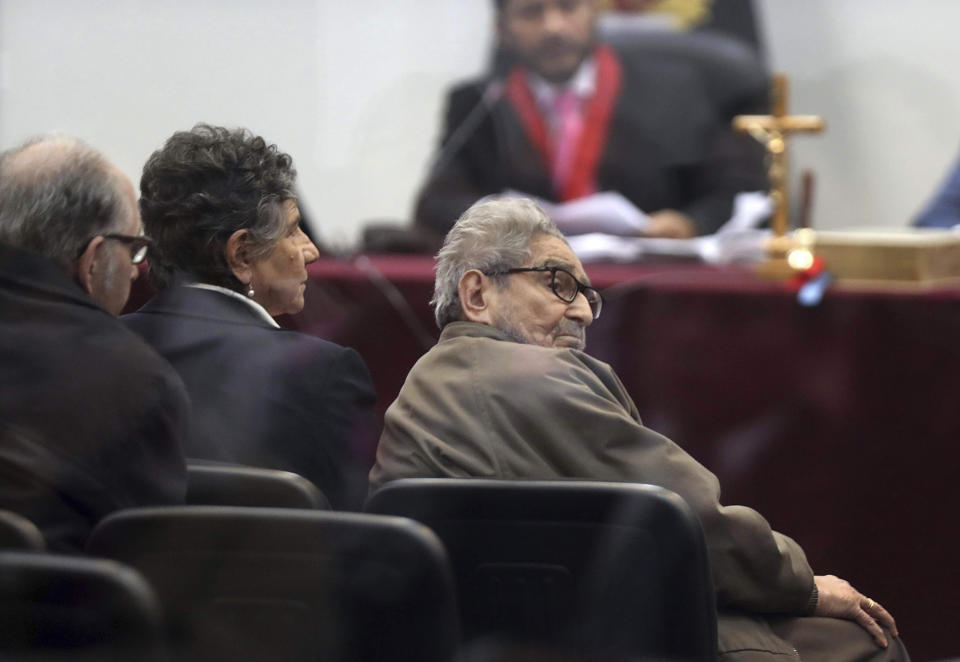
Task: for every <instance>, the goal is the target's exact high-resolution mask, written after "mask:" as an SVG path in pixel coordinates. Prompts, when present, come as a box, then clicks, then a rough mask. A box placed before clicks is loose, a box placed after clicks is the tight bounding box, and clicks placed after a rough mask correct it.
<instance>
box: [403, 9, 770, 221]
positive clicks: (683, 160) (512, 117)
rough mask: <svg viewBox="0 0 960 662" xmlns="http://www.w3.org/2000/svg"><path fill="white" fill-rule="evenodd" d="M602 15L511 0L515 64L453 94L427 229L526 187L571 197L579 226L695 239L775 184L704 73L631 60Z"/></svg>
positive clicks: (504, 23)
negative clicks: (607, 33)
mask: <svg viewBox="0 0 960 662" xmlns="http://www.w3.org/2000/svg"><path fill="white" fill-rule="evenodd" d="M595 22H596V8H595V6H594V3H593V1H592V0H497V28H498V35H499V40H500V45H501V47H502V48H503V49H504V50H505V51H506V52H507V54H508V55H509V56H510V57H511V58H512V60H513V61H514V62H515V65H514V66H512V67H511V68H510V69H509V71H508V73H507V74H506V76H505V77H503V78H502V79H501V78H499V77H496V78H493V79H489V80H485V81H481V82H478V83H470V84H467V85H462V86H460V87H457V88H456V89H454V90H453V92H452V93H451V95H450V98H449V100H448V104H447V114H446V124H445V129H444V138H443V143H442V147H441V149H440V151H439V152H438V156H437V157H436V161H435V163H434V165H433V167H432V170H431V173H430V176H429V178H428V181H427V182H426V184H425V185H424V187H423V189H422V191H421V192H420V195H419V199H418V202H417V208H416V213H415V216H416V223H417V225H418V226H419V227H421V228H425V229H427V230H430V231H432V232H434V233H436V234H440V235H442V234H443V233H445V232H446V231H447V230H449V229H450V227H451V226H452V225H453V222H454V220H455V219H456V218H457V217H458V216H459V215H460V214H461V213H462V212H463V211H464V210H465V209H466V208H467V207H469V206H470V205H471V204H472V203H473V202H475V201H476V200H477V199H479V198H482V197H484V196H486V195H489V194H494V193H501V192H503V191H505V190H514V191H518V192H522V193H524V194H527V195H531V196H535V197H537V198H540V199H542V200H546V201H550V202H556V203H561V204H560V205H558V207H556V208H555V209H554V212H555V213H554V214H553V216H554V220H555V221H556V222H557V224H558V225H559V226H560V228H561V230H563V231H564V232H565V233H567V234H578V233H582V232H590V231H602V232H610V233H615V234H625V235H647V236H657V237H676V238H684V237H691V236H694V235H699V234H709V233H712V232H714V231H716V230H717V229H718V228H719V227H720V226H721V225H722V224H723V223H724V222H726V221H727V220H728V219H729V218H730V216H731V211H732V204H733V198H734V196H735V195H736V193H738V192H740V191H755V190H762V189H765V188H766V183H765V178H764V174H763V169H762V156H761V154H760V153H759V151H758V150H757V148H756V146H755V145H753V144H752V142H751V141H750V140H749V139H748V138H746V137H744V136H739V135H736V134H735V133H734V132H733V131H732V129H731V128H730V126H729V118H727V117H723V116H722V112H720V111H719V110H718V109H717V108H716V104H715V103H714V102H713V101H712V100H711V98H710V95H709V94H708V93H707V90H706V88H705V86H704V84H703V81H702V79H701V77H700V76H699V74H698V73H697V72H695V71H694V70H693V69H692V68H691V67H689V66H685V65H683V64H681V63H680V62H678V61H675V60H671V61H666V60H664V61H653V60H652V59H647V58H638V57H632V58H625V57H621V56H620V55H618V54H617V53H616V52H614V51H613V50H612V49H611V48H610V47H608V46H606V45H604V44H600V43H598V42H597V40H596V37H595ZM572 201H576V204H575V205H571V204H570V203H571V202H572Z"/></svg>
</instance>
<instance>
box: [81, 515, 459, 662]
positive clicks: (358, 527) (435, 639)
mask: <svg viewBox="0 0 960 662" xmlns="http://www.w3.org/2000/svg"><path fill="white" fill-rule="evenodd" d="M88 550H89V551H90V552H92V553H94V554H99V555H102V556H107V557H110V558H115V559H119V560H122V561H123V562H125V563H127V564H129V565H131V566H133V567H135V568H137V569H138V570H139V571H140V572H141V573H142V574H143V575H144V576H145V577H146V578H147V579H148V580H149V581H150V582H151V584H152V585H153V586H154V587H155V589H156V591H157V594H158V595H159V597H160V601H161V603H162V605H163V607H164V613H165V617H166V620H167V625H168V628H167V634H166V640H167V646H168V649H169V650H170V651H171V654H172V655H173V657H174V658H175V659H176V660H178V662H179V661H180V660H198V661H199V660H203V661H204V662H217V661H220V660H224V661H226V660H231V661H234V660H244V661H245V662H247V661H257V660H270V661H275V660H284V661H285V662H294V661H300V660H303V661H306V660H310V661H311V662H316V661H317V660H323V661H325V662H338V661H342V662H367V661H370V662H372V661H373V660H377V661H379V662H393V661H408V660H409V661H413V660H416V661H417V662H443V661H446V660H448V659H449V657H450V656H451V655H452V654H453V652H454V651H455V648H456V646H457V643H458V641H459V636H458V633H457V615H456V614H457V612H456V600H455V597H454V593H453V584H452V577H451V574H450V570H449V566H448V563H447V559H446V554H445V552H444V550H443V546H442V545H441V544H440V542H439V540H438V539H437V538H436V536H435V535H434V534H433V533H432V532H431V531H430V530H429V529H427V528H426V527H424V526H422V525H420V524H418V523H416V522H413V521H411V520H408V519H403V518H396V517H382V516H380V517H378V516H373V515H366V514H363V513H333V512H324V511H315V510H301V509H286V508H244V507H230V506H180V507H165V508H142V509H131V510H126V511H121V512H118V513H114V514H113V515H110V516H109V517H107V518H106V519H104V520H103V521H102V522H101V523H100V524H99V525H98V526H97V527H96V529H94V531H93V534H92V535H91V537H90V540H89V544H88Z"/></svg>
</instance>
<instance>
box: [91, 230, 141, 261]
mask: <svg viewBox="0 0 960 662" xmlns="http://www.w3.org/2000/svg"><path fill="white" fill-rule="evenodd" d="M97 236H100V237H103V238H104V239H113V240H114V241H122V242H123V243H125V244H127V246H128V247H129V248H130V262H132V263H133V264H140V263H141V262H143V261H144V260H145V259H147V253H148V252H150V250H151V249H152V248H154V243H153V241H151V240H150V238H149V237H144V236H143V235H139V236H133V235H129V234H117V233H114V232H111V233H109V234H102V235H97ZM95 238H96V237H90V239H88V240H87V241H86V242H85V243H84V245H83V248H82V249H81V250H80V254H79V255H77V257H78V258H79V257H80V255H83V252H84V251H85V250H87V246H88V245H89V244H90V242H91V241H93V240H94V239H95Z"/></svg>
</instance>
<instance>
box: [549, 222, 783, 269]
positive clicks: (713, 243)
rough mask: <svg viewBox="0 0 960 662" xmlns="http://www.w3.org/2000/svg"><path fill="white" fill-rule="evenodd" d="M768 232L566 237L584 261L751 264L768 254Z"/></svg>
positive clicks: (595, 234)
mask: <svg viewBox="0 0 960 662" xmlns="http://www.w3.org/2000/svg"><path fill="white" fill-rule="evenodd" d="M769 236H770V231H769V230H740V231H737V230H731V231H727V232H725V233H723V234H715V235H708V236H705V237H694V238H693V239H665V238H659V237H616V236H613V235H609V234H603V233H601V232H593V233H590V234H581V235H576V236H574V237H567V241H568V242H569V243H570V248H571V249H573V252H574V253H575V254H576V256H577V257H578V258H580V261H581V262H585V263H589V262H636V261H638V260H641V259H643V258H644V257H653V256H656V257H672V258H688V259H693V260H700V261H703V262H705V263H707V264H730V263H732V262H752V261H756V260H760V259H761V258H763V256H764V255H765V245H766V243H765V242H766V239H767V238H768V237H769Z"/></svg>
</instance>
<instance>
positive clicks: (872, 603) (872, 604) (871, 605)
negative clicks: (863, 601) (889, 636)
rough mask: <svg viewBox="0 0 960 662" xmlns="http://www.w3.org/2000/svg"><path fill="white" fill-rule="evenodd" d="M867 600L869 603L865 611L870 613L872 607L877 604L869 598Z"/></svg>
mask: <svg viewBox="0 0 960 662" xmlns="http://www.w3.org/2000/svg"><path fill="white" fill-rule="evenodd" d="M867 600H870V602H869V603H868V604H867V611H871V610H872V609H873V608H874V607H876V606H877V603H876V602H874V601H873V600H872V599H870V598H867Z"/></svg>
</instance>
